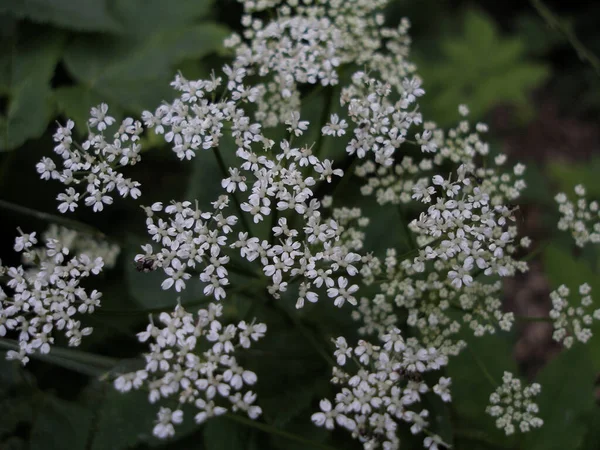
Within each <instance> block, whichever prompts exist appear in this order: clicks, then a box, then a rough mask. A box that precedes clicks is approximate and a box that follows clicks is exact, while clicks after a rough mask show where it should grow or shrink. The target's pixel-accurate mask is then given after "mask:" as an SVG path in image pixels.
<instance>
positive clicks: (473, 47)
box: [417, 11, 549, 124]
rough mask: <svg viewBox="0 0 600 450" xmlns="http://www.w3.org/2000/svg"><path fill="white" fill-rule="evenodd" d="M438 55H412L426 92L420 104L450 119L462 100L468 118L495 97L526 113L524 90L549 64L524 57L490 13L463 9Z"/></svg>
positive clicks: (495, 100) (528, 110)
mask: <svg viewBox="0 0 600 450" xmlns="http://www.w3.org/2000/svg"><path fill="white" fill-rule="evenodd" d="M441 42H442V44H441V48H440V50H441V56H436V57H435V58H431V57H430V58H429V59H428V58H417V62H418V65H419V68H420V73H421V75H422V77H423V79H424V87H425V90H426V91H427V95H426V96H425V97H424V105H423V108H424V110H425V111H426V112H430V113H431V114H432V115H433V118H434V120H436V121H438V122H439V123H442V124H450V123H453V122H454V121H456V119H458V117H459V116H458V112H457V108H458V105H459V104H466V105H468V106H469V109H470V111H471V117H472V118H473V119H476V120H478V119H481V118H482V116H483V115H485V114H486V113H487V112H489V111H490V110H491V108H493V107H494V106H496V105H498V104H500V103H508V104H511V105H516V106H517V107H518V108H519V109H518V113H519V114H521V115H523V116H524V115H526V114H531V112H532V110H531V107H530V106H529V103H528V97H527V95H528V94H529V92H530V91H531V90H532V89H533V88H535V87H536V86H539V84H540V83H541V82H542V81H543V80H544V79H545V78H546V77H547V76H548V74H549V72H548V69H547V68H546V67H545V66H543V65H540V64H536V63H532V62H529V61H528V60H527V58H526V53H527V49H526V48H525V46H524V44H523V41H522V40H521V39H519V38H518V37H515V38H503V37H502V36H500V35H499V33H498V30H497V29H496V25H495V23H494V22H493V20H492V19H490V18H489V17H488V16H486V15H485V14H483V13H481V12H476V11H469V12H467V14H466V15H465V19H464V28H463V33H462V35H460V36H447V37H444V38H443V39H441Z"/></svg>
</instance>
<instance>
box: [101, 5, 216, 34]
mask: <svg viewBox="0 0 600 450" xmlns="http://www.w3.org/2000/svg"><path fill="white" fill-rule="evenodd" d="M213 3H214V0H179V1H177V2H165V1H164V0H116V1H113V2H112V3H111V6H110V12H111V13H112V15H113V16H114V17H115V18H117V20H118V21H119V22H120V23H121V24H122V28H123V31H124V32H125V33H127V34H130V35H135V36H145V35H151V34H154V33H156V32H157V31H158V30H164V29H167V28H173V27H185V26H186V25H189V24H192V23H195V22H197V21H198V19H199V18H203V17H205V16H206V15H207V14H208V13H209V12H210V10H211V8H212V6H213Z"/></svg>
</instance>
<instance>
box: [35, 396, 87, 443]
mask: <svg viewBox="0 0 600 450" xmlns="http://www.w3.org/2000/svg"><path fill="white" fill-rule="evenodd" d="M91 424H92V413H91V412H90V411H89V410H87V409H85V408H83V407H81V406H79V405H77V404H75V403H70V402H66V401H64V400H61V399H59V398H55V397H52V396H47V397H46V400H45V401H44V403H43V405H42V407H41V409H40V410H39V411H37V414H36V419H35V422H34V424H33V428H32V430H31V440H30V449H31V450H53V449H56V450H62V449H64V448H65V445H68V448H69V449H72V450H78V449H81V450H84V449H86V448H87V447H86V444H87V436H88V432H89V430H90V427H91ZM67 443H68V444H67Z"/></svg>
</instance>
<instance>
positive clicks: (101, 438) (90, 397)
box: [81, 365, 198, 450]
mask: <svg viewBox="0 0 600 450" xmlns="http://www.w3.org/2000/svg"><path fill="white" fill-rule="evenodd" d="M123 368H124V369H125V370H128V369H127V368H126V367H125V366H123ZM129 368H133V367H132V366H131V365H129ZM81 401H82V403H84V404H87V405H89V407H94V409H95V410H96V416H95V421H94V430H93V435H91V436H90V437H89V444H88V449H89V450H125V449H130V448H133V447H136V446H138V445H144V444H145V445H147V446H150V447H155V446H160V445H163V444H165V442H169V441H164V440H160V439H158V438H156V437H154V436H153V435H152V429H153V428H154V423H155V420H156V414H157V413H158V411H159V405H158V404H156V405H153V404H150V403H149V401H148V392H145V391H130V392H128V393H125V394H122V393H120V392H118V391H116V390H115V389H114V388H113V387H112V385H109V384H102V383H98V384H95V385H92V386H90V387H89V388H88V389H87V390H86V391H85V392H84V396H83V397H82V399H81ZM163 406H164V405H163ZM171 406H175V405H171ZM183 411H184V421H183V424H181V425H178V426H177V427H176V430H175V431H176V436H177V437H180V438H181V437H184V436H186V435H187V434H189V433H190V432H191V431H193V430H195V429H198V425H197V424H196V423H195V422H194V411H193V408H188V407H186V406H184V407H183ZM136 448H137V447H136ZM168 448H171V447H168ZM86 450H87V449H86Z"/></svg>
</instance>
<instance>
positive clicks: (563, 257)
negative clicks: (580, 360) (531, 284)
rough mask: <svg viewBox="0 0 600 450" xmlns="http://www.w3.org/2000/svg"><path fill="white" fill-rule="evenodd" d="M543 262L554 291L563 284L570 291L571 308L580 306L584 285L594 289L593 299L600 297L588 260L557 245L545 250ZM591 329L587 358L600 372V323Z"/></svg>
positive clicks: (595, 275) (549, 246) (596, 280)
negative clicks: (581, 290) (580, 294)
mask: <svg viewBox="0 0 600 450" xmlns="http://www.w3.org/2000/svg"><path fill="white" fill-rule="evenodd" d="M542 261H543V264H544V269H545V272H546V275H547V276H548V279H549V280H550V284H551V286H552V289H556V288H558V287H559V286H560V285H561V284H564V285H565V286H567V287H568V288H569V289H570V291H571V299H572V302H573V304H572V305H571V306H579V303H578V302H579V301H580V298H581V297H580V296H579V294H578V288H579V286H580V285H582V284H584V283H588V284H589V285H590V287H591V288H592V292H591V295H592V298H594V299H597V298H598V297H597V296H598V295H600V278H598V275H597V274H596V273H595V272H594V271H593V270H592V269H591V268H590V265H589V263H588V261H587V260H584V259H576V258H575V257H574V256H573V255H572V254H571V253H570V252H569V251H567V250H564V249H562V248H561V247H559V246H558V245H556V244H551V245H548V246H547V247H546V248H545V249H544V253H543V256H542ZM575 302H577V304H575ZM591 329H592V333H593V337H592V338H591V339H590V342H588V343H587V344H586V345H588V346H589V348H590V353H589V355H587V356H586V358H587V359H589V360H590V361H591V363H592V364H593V365H594V367H596V369H597V370H600V324H599V323H598V321H594V323H593V324H592V326H591Z"/></svg>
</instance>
